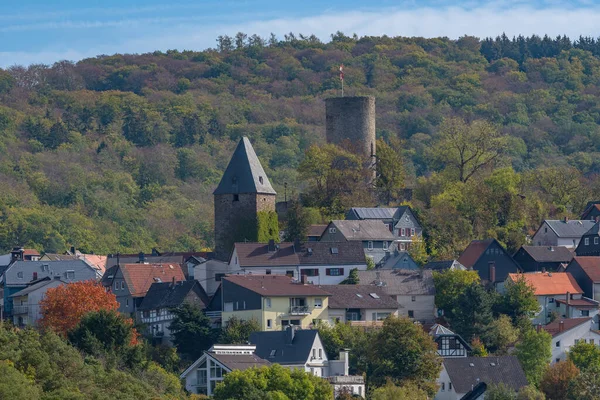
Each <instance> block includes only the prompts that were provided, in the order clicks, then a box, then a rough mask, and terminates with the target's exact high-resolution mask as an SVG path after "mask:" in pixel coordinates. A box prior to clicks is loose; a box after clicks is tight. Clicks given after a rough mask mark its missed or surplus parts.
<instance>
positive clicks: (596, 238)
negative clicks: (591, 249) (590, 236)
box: [594, 236, 598, 244]
mask: <svg viewBox="0 0 600 400" xmlns="http://www.w3.org/2000/svg"><path fill="white" fill-rule="evenodd" d="M594 244H598V236H596V237H595V238H594Z"/></svg>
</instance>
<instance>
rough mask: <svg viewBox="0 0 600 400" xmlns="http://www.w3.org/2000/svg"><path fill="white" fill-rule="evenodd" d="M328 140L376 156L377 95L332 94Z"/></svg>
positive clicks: (328, 103) (328, 106) (327, 102)
mask: <svg viewBox="0 0 600 400" xmlns="http://www.w3.org/2000/svg"><path fill="white" fill-rule="evenodd" d="M325 131H326V137H327V143H333V144H336V145H339V146H341V147H343V148H345V149H347V150H350V151H352V152H353V153H356V154H359V155H362V156H363V157H365V159H369V160H370V159H371V158H372V157H374V156H375V150H376V149H375V97H373V96H356V97H332V98H329V99H326V100H325Z"/></svg>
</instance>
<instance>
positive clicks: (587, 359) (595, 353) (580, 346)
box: [569, 341, 600, 371]
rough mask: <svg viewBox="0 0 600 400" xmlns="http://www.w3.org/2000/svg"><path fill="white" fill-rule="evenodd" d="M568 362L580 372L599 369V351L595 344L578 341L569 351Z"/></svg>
mask: <svg viewBox="0 0 600 400" xmlns="http://www.w3.org/2000/svg"><path fill="white" fill-rule="evenodd" d="M569 360H571V361H572V362H573V364H575V366H576V367H577V368H579V369H580V370H582V371H584V370H588V369H590V368H600V349H599V348H598V346H596V345H595V344H592V343H586V342H583V341H580V342H579V343H576V344H575V345H574V346H571V348H570V349H569Z"/></svg>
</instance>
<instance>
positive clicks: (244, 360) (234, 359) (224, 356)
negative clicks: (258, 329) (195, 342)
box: [179, 344, 271, 396]
mask: <svg viewBox="0 0 600 400" xmlns="http://www.w3.org/2000/svg"><path fill="white" fill-rule="evenodd" d="M255 350H256V346H251V345H223V344H216V345H214V346H212V347H211V348H210V349H209V350H207V351H205V352H204V354H202V356H200V358H198V359H197V360H196V361H195V362H194V363H193V364H192V365H190V366H189V367H188V368H187V369H186V370H185V371H183V373H182V374H181V375H180V376H179V378H180V379H182V380H184V381H185V390H187V391H188V392H190V393H194V394H204V395H207V396H212V395H213V394H214V391H215V388H216V386H217V383H219V382H221V381H223V378H224V377H225V375H226V374H227V373H229V372H231V371H234V370H240V371H244V370H246V369H248V368H254V367H263V366H269V365H271V363H270V362H269V361H267V360H264V359H262V358H260V357H258V356H257V355H256V354H255V353H254V351H255Z"/></svg>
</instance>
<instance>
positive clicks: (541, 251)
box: [513, 246, 573, 272]
mask: <svg viewBox="0 0 600 400" xmlns="http://www.w3.org/2000/svg"><path fill="white" fill-rule="evenodd" d="M513 259H514V260H515V261H516V262H517V263H518V264H519V266H520V267H521V270H522V271H523V272H544V271H550V272H554V271H558V270H559V268H560V267H561V266H562V265H567V264H569V263H570V262H571V260H572V259H573V253H572V252H571V250H569V249H568V248H566V247H564V246H521V248H520V249H519V250H517V252H516V253H515V254H514V255H513Z"/></svg>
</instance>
